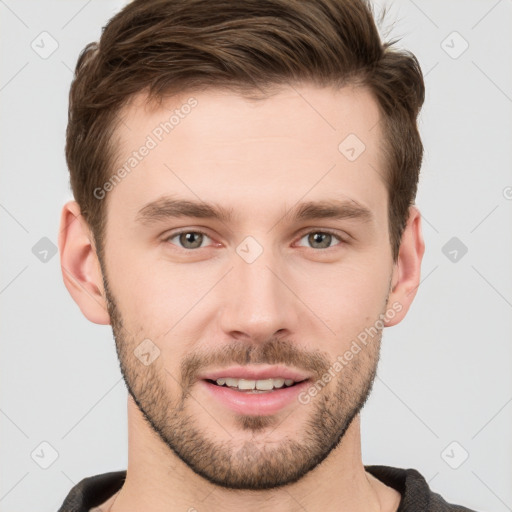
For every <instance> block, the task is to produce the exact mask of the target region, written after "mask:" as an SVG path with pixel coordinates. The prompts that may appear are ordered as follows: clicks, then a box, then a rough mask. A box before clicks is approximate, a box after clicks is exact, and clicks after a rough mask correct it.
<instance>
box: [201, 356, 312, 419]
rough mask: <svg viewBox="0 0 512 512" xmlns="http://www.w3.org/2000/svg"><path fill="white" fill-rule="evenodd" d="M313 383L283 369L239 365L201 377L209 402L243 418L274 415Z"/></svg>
mask: <svg viewBox="0 0 512 512" xmlns="http://www.w3.org/2000/svg"><path fill="white" fill-rule="evenodd" d="M312 380H313V378H312V376H311V375H307V374H305V373H301V372H299V371H296V370H293V369H290V368H287V367H285V366H262V365H257V366H238V367H231V368H225V369H221V370H218V371H213V372H210V373H208V374H204V375H201V376H200V379H199V384H200V385H201V386H202V388H203V389H204V390H205V392H206V393H207V394H208V399H209V400H211V399H213V401H214V403H216V404H218V405H220V406H221V407H222V408H228V409H229V410H231V411H233V412H235V413H238V414H244V415H270V414H276V413H278V412H279V411H281V410H282V409H284V408H286V407H289V406H291V405H292V404H294V403H295V404H296V405H299V401H298V400H297V396H298V395H299V393H300V392H301V391H304V390H305V389H306V388H307V387H308V386H309V385H310V383H311V381H312Z"/></svg>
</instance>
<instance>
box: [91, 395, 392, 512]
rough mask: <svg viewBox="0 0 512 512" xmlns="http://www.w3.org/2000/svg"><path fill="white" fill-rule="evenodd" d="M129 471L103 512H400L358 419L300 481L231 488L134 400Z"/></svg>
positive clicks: (130, 410)
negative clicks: (163, 434)
mask: <svg viewBox="0 0 512 512" xmlns="http://www.w3.org/2000/svg"><path fill="white" fill-rule="evenodd" d="M128 441H129V448H128V469H127V474H126V481H125V483H124V485H123V487H122V489H121V490H120V491H119V493H118V494H117V495H116V496H114V497H112V499H111V500H109V501H108V502H107V503H105V505H109V506H110V509H109V507H108V506H105V508H102V509H101V510H110V511H111V512H125V511H128V510H145V511H147V512H169V511H170V510H186V511H189V512H197V511H200V512H221V511H222V512H235V511H239V510H245V511H247V512H256V511H258V512H265V511H267V510H268V511H273V512H296V511H297V512H298V511H301V512H303V511H304V510H307V511H308V512H320V511H322V512H328V511H334V510H336V511H340V512H344V511H347V512H348V511H350V512H363V511H365V512H370V511H371V512H377V511H386V512H391V511H396V509H397V507H398V504H399V501H400V494H399V493H398V492H397V491H395V490H393V489H391V488H389V487H387V486H385V485H384V484H383V483H382V482H380V481H379V480H377V479H375V478H374V477H373V476H371V475H369V474H368V473H366V472H365V470H364V466H363V463H362V460H361V437H360V419H359V416H357V417H356V418H355V419H354V421H353V422H352V423H351V425H350V427H349V428H348V430H347V432H346V433H345V435H344V437H343V439H342V441H341V443H340V444H339V445H338V446H337V447H336V448H335V449H334V450H333V451H332V452H331V453H330V455H329V456H328V457H327V459H325V460H324V461H323V462H322V463H321V464H319V465H318V466H317V467H316V468H314V469H313V470H312V471H310V472H309V473H307V474H306V475H305V476H304V477H303V478H301V479H300V480H299V481H297V482H295V483H293V484H289V485H287V486H284V487H280V488H277V489H270V490H263V491H247V490H232V489H225V488H222V487H219V486H216V485H214V484H211V483H210V482H208V481H206V480H205V479H204V478H202V477H201V476H199V475H197V474H196V473H194V472H193V471H192V470H191V469H190V468H189V467H188V466H187V465H186V464H185V463H184V462H182V461H181V460H180V459H179V458H178V457H177V456H176V455H175V454H174V452H172V451H171V450H170V449H169V448H168V447H167V446H166V445H165V444H164V443H163V442H162V440H161V439H160V438H159V437H158V436H157V435H156V434H155V433H154V432H153V430H152V429H151V428H150V426H149V425H148V424H147V422H146V420H145V419H144V417H143V415H142V413H141V412H140V411H139V409H138V408H137V406H136V405H135V403H134V402H133V400H132V398H131V397H130V396H129V398H128Z"/></svg>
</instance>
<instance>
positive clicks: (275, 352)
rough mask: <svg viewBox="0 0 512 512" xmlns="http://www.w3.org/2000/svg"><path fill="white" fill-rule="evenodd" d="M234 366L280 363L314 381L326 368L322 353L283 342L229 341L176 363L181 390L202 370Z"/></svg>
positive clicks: (326, 364) (327, 366)
mask: <svg viewBox="0 0 512 512" xmlns="http://www.w3.org/2000/svg"><path fill="white" fill-rule="evenodd" d="M234 364H238V365H240V366H243V365H248V364H269V365H276V364H283V365H288V366H293V367H295V368H298V369H301V370H305V371H306V372H308V373H313V374H314V375H316V376H317V377H318V378H321V376H322V375H323V374H324V373H326V371H327V370H328V369H329V366H330V362H329V358H328V356H327V355H326V354H325V353H324V352H321V351H319V350H318V349H315V350H304V349H301V348H298V347H297V345H296V344H295V343H293V342H290V341H287V340H283V339H276V338H272V339H269V340H267V341H266V342H263V343H258V344H254V343H251V344H248V343H246V342H243V341H239V342H232V343H230V344H228V345H224V346H223V347H221V348H219V349H218V350H215V351H211V350H209V351H197V352H194V353H192V354H190V355H188V356H186V357H185V358H184V359H183V360H182V362H181V364H180V370H181V377H182V379H181V380H182V383H183V388H184V389H185V390H186V389H188V388H189V387H190V386H191V385H192V384H193V383H194V382H195V381H196V380H197V374H198V373H199V372H200V371H202V370H204V369H206V368H210V367H217V366H232V365H234ZM315 380H316V379H315Z"/></svg>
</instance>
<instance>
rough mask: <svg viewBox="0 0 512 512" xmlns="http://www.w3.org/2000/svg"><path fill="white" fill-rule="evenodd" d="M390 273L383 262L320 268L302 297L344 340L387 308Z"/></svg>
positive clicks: (370, 323) (307, 285)
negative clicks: (369, 264) (381, 263)
mask: <svg viewBox="0 0 512 512" xmlns="http://www.w3.org/2000/svg"><path fill="white" fill-rule="evenodd" d="M389 276H390V274H389V272H388V271H387V270H386V269H385V268H384V265H379V264H376V265H372V266H367V265H364V266H363V265H357V264H351V265H344V266H341V265H340V266H339V267H337V268H333V267H330V268H329V267H327V266H326V267H318V270H317V272H315V276H314V279H309V280H308V281H307V282H303V284H302V287H301V288H302V289H301V291H300V292H299V294H298V295H299V296H300V297H301V298H302V299H303V301H304V303H305V304H307V306H309V308H311V310H312V311H314V312H315V313H316V314H317V315H318V316H319V317H320V318H321V319H322V320H323V321H324V322H325V323H326V324H327V325H328V326H329V327H330V328H331V329H332V330H333V331H334V332H335V333H336V336H337V337H338V338H341V339H343V340H348V339H352V338H353V337H355V336H356V335H357V334H358V333H359V332H361V331H362V330H364V328H365V327H368V326H370V325H373V324H374V323H375V320H376V319H377V318H378V316H379V314H380V313H382V312H383V309H384V308H385V301H386V298H387V293H388V288H389V286H388V284H389Z"/></svg>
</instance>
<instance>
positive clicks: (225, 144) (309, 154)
mask: <svg viewBox="0 0 512 512" xmlns="http://www.w3.org/2000/svg"><path fill="white" fill-rule="evenodd" d="M119 117H120V119H121V120H122V122H121V123H120V124H119V126H118V128H117V138H118V144H119V151H118V158H117V161H116V165H115V166H114V168H113V169H112V173H114V174H115V173H116V172H117V170H118V169H120V168H121V167H123V166H124V167H125V169H126V170H127V171H128V172H125V173H123V174H125V175H126V177H125V178H123V179H122V180H121V181H120V182H119V184H118V185H116V186H115V189H114V190H113V191H112V192H110V193H109V194H110V197H109V200H110V201H113V202H114V201H116V198H117V199H119V200H122V203H123V204H124V205H125V209H126V212H125V213H126V214H129V215H131V217H132V218H134V217H135V214H136V211H135V207H136V206H138V207H139V208H140V207H141V206H143V204H145V203H147V202H149V201H151V200H155V199H158V197H160V196H163V195H165V194H166V193H173V194H175V195H176V194H177V195H178V196H181V197H184V198H190V199H192V198H193V199H196V200H197V199H200V200H204V201H212V202H218V201H219V200H223V201H224V202H229V203H230V205H231V206H233V208H235V209H236V208H237V206H239V207H240V208H243V209H245V210H249V209H250V206H251V203H250V202H251V201H252V206H254V207H256V208H257V207H258V201H259V204H260V207H261V200H264V201H266V202H273V203H274V204H278V203H283V202H286V203H287V204H288V206H291V204H290V203H294V202H296V201H297V200H298V199H299V198H300V197H301V196H305V195H307V196H308V197H307V199H311V200H313V199H315V198H316V199H318V198H322V196H325V194H327V193H330V192H333V191H336V192H337V194H338V196H339V198H340V199H341V198H342V197H343V196H345V197H347V198H348V199H351V200H356V201H358V202H359V203H360V204H366V205H367V206H368V207H369V208H375V207H377V205H378V204H379V203H382V200H383V194H384V195H385V184H384V180H383V177H384V175H385V172H384V161H383V158H382V156H381V153H382V152H381V145H382V132H381V123H380V122H379V121H380V113H379V109H378V106H377V103H376V101H375V100H374V98H373V96H372V95H371V93H370V92H369V91H367V90H366V89H363V88H353V87H346V88H343V89H338V90H334V89H331V88H319V87H316V86H307V85H302V86H299V85H297V86H283V87H282V88H281V89H280V90H278V91H277V92H274V93H273V94H271V95H270V96H268V97H266V98H260V99H250V98H248V97H246V96H242V95H240V94H235V93H233V92H231V91H226V90H220V89H209V90H203V91H199V92H193V91H190V92H184V93H181V94H179V95H174V96H172V97H168V98H166V99H165V100H164V101H162V102H161V103H160V104H159V105H156V104H154V103H148V101H147V96H146V95H145V94H139V95H137V96H135V97H134V98H132V100H131V101H130V103H129V104H127V106H126V107H125V108H124V109H123V111H122V112H121V113H120V116H119ZM144 148H146V149H144ZM141 153H144V155H143V156H142V157H141ZM127 163H128V164H129V165H128V166H127V165H126V164H127ZM384 199H385V198H384ZM237 203H238V205H237ZM128 205H130V207H128ZM137 211H138V209H137Z"/></svg>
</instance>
